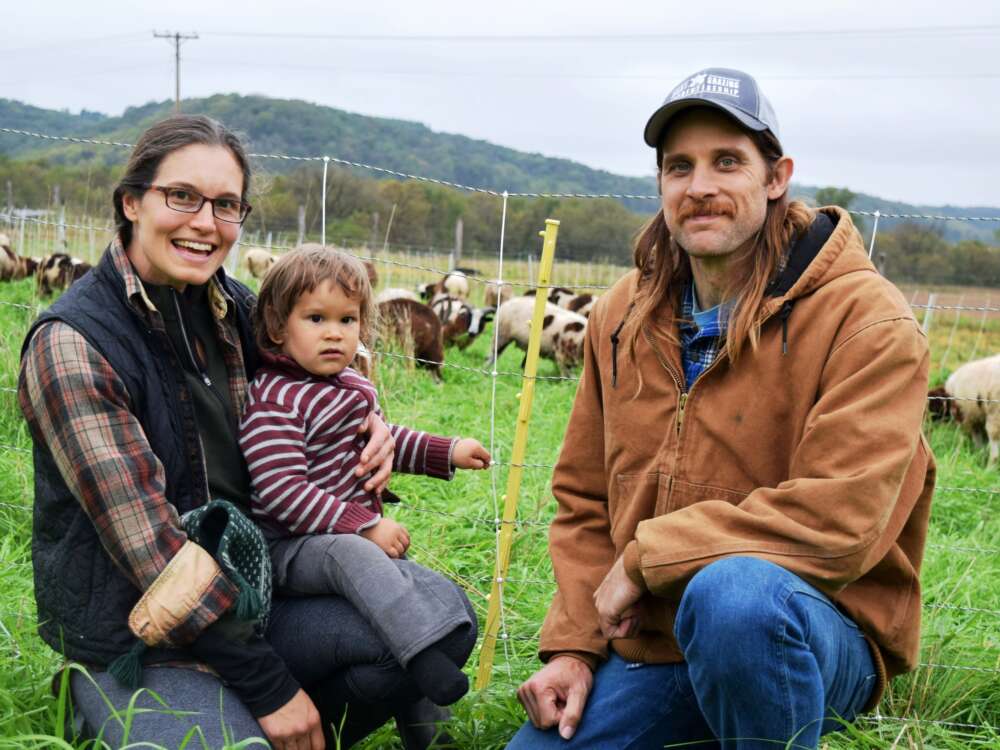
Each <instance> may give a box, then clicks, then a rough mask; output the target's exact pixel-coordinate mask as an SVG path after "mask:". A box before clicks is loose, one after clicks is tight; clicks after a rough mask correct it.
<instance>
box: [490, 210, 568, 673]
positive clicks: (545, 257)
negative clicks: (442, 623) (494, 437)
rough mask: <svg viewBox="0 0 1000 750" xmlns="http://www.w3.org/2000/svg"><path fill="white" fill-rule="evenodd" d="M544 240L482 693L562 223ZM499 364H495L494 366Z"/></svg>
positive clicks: (551, 224) (553, 224) (548, 227)
mask: <svg viewBox="0 0 1000 750" xmlns="http://www.w3.org/2000/svg"><path fill="white" fill-rule="evenodd" d="M539 234H541V235H542V237H544V241H543V243H542V261H541V263H540V264H539V267H538V290H537V291H536V293H535V314H534V316H533V317H532V319H531V332H530V334H529V336H528V353H527V358H526V360H525V363H524V375H523V376H522V378H521V392H520V393H519V394H517V397H518V398H519V399H520V400H521V406H520V408H519V409H518V414H517V427H516V429H515V431H514V447H513V450H512V451H511V457H510V463H511V466H510V472H509V473H508V474H507V491H506V492H505V493H504V496H503V519H502V522H501V524H500V539H499V542H498V544H497V560H496V565H495V566H494V569H493V583H492V585H491V587H490V606H489V610H488V611H487V613H486V631H485V633H484V635H483V645H482V648H481V649H480V651H479V670H478V672H477V674H476V689H477V690H482V689H483V688H485V687H487V686H488V685H489V684H490V678H491V677H492V675H493V655H494V653H495V652H496V647H497V632H498V630H499V629H500V615H501V612H500V607H501V603H502V602H501V597H502V593H501V592H502V588H503V585H504V581H505V579H506V578H507V568H508V566H509V564H510V545H511V542H512V541H513V536H514V521H515V519H516V517H517V501H518V498H519V496H520V493H521V475H522V473H523V472H524V468H523V464H524V452H525V449H526V448H527V444H528V422H529V421H530V419H531V401H532V399H533V398H534V395H535V373H536V372H537V371H538V349H539V346H540V344H541V341H542V320H543V318H544V317H545V304H546V303H547V302H548V296H549V295H548V289H547V287H548V286H549V284H550V280H551V278H552V264H553V261H554V260H555V256H556V237H557V236H558V234H559V222H558V221H556V220H555V219H546V220H545V231H544V232H539ZM495 366H496V365H494V367H495Z"/></svg>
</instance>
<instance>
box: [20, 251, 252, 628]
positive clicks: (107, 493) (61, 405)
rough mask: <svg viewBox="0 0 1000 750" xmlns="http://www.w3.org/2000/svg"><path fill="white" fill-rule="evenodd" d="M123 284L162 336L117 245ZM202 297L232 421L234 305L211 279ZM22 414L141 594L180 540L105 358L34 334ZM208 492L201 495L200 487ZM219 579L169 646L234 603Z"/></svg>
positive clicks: (154, 467)
mask: <svg viewBox="0 0 1000 750" xmlns="http://www.w3.org/2000/svg"><path fill="white" fill-rule="evenodd" d="M106 252H108V253H110V254H111V258H112V260H113V262H114V266H115V269H116V270H117V271H118V273H119V274H121V277H122V279H123V280H124V282H125V293H126V296H127V298H128V303H129V304H130V305H131V306H132V307H133V308H135V309H136V310H137V311H139V312H140V313H141V314H143V315H145V316H146V317H147V320H148V322H149V324H150V326H151V327H152V328H154V329H155V330H159V331H165V328H164V324H163V319H162V317H161V316H160V314H159V313H158V312H157V311H156V308H155V306H154V305H153V303H152V302H151V301H150V300H149V297H148V296H147V295H146V292H145V290H144V289H143V287H142V283H141V281H140V279H139V276H138V275H137V274H136V272H135V269H134V268H133V267H132V264H131V262H130V261H129V259H128V256H127V255H126V254H125V250H124V248H123V247H122V244H121V242H120V240H119V239H118V238H116V239H115V240H114V241H113V242H112V243H111V245H110V246H109V247H108V249H107V251H106ZM209 290H210V293H209V300H210V304H211V306H212V311H213V313H214V318H215V321H216V332H217V334H218V336H219V342H220V344H221V348H222V351H223V353H224V359H225V363H226V368H227V370H228V372H229V390H230V396H231V398H232V404H233V406H234V408H235V409H236V411H237V414H239V413H241V412H242V409H243V403H244V400H245V398H246V389H247V381H246V371H245V368H244V364H243V353H242V350H241V348H240V341H239V333H238V331H237V330H236V326H235V324H234V322H233V321H234V317H235V315H234V310H233V308H234V306H235V303H234V302H233V301H232V299H230V298H229V296H228V295H226V293H225V292H224V291H223V290H222V288H221V287H220V286H219V285H218V282H217V281H215V279H214V278H213V279H212V281H211V282H210V287H209ZM18 399H19V401H20V405H21V410H22V411H23V412H24V416H25V418H26V420H27V422H28V425H29V427H30V428H31V432H32V435H34V436H35V438H36V439H39V440H42V441H44V442H45V443H46V444H47V445H48V447H49V449H50V450H51V451H52V455H53V456H54V458H55V461H56V464H57V465H58V466H59V473H60V474H61V475H62V478H63V480H64V481H65V482H66V485H67V487H68V488H69V490H70V491H71V492H72V493H73V495H74V496H75V497H76V498H77V500H79V501H80V504H81V506H83V509H84V511H85V512H86V514H87V516H88V517H89V518H90V520H91V521H92V522H93V524H94V528H95V529H96V530H97V533H98V536H99V537H100V540H101V544H102V545H103V547H104V549H105V550H106V551H107V553H108V554H109V555H110V556H111V558H112V560H113V561H114V562H115V564H116V565H117V566H118V567H119V568H120V569H121V570H122V572H123V573H124V574H125V575H126V576H127V577H128V578H129V580H131V581H132V582H133V583H134V584H135V585H136V586H137V587H138V588H139V589H140V590H141V591H145V590H146V589H147V588H149V586H150V585H151V584H152V583H153V581H155V580H156V578H157V577H158V576H159V575H160V573H161V572H163V570H164V568H165V567H166V565H167V563H168V562H169V561H170V560H171V558H172V557H173V556H174V555H175V554H176V553H177V552H178V550H180V548H181V547H182V546H183V545H184V543H185V542H186V541H187V535H186V534H185V533H184V531H183V529H182V527H181V523H180V519H179V517H178V514H177V509H176V508H175V507H174V506H173V505H172V504H171V503H170V502H168V501H167V498H166V494H165V493H166V478H165V475H164V469H163V466H162V464H161V463H160V461H159V460H158V459H157V458H156V456H155V455H154V454H153V452H152V450H151V449H150V447H149V443H148V442H147V440H146V437H145V434H144V432H143V429H142V425H141V424H139V422H138V420H137V419H136V417H135V415H134V414H133V413H132V410H131V408H130V406H131V404H130V398H129V394H128V393H127V391H126V389H125V386H124V384H123V382H122V381H121V379H120V378H119V377H118V376H117V375H116V374H115V372H114V371H113V370H112V369H111V366H110V365H109V364H108V361H107V360H106V359H105V358H104V357H103V356H101V354H100V353H99V352H97V351H96V350H95V349H94V348H93V347H92V346H91V345H90V344H89V343H88V342H87V341H86V339H84V338H83V336H82V335H81V334H79V333H78V332H77V331H76V330H74V329H73V328H72V327H71V326H69V325H67V324H65V323H61V322H59V321H55V322H52V323H49V324H46V325H44V326H42V327H40V328H39V329H38V330H37V331H36V333H35V335H34V336H33V337H32V340H31V342H30V344H29V346H28V349H27V352H26V354H25V357H24V360H23V364H22V368H21V377H20V379H19V382H18ZM206 495H207V490H206ZM236 593H237V591H236V588H235V587H234V586H233V584H232V583H231V582H230V581H229V580H228V579H227V578H225V576H223V575H219V576H217V577H216V579H215V582H214V584H213V585H212V586H211V587H210V588H209V589H208V590H207V591H206V592H205V594H204V595H203V596H202V597H201V600H200V601H199V602H198V603H197V604H196V605H195V606H194V607H192V608H191V610H190V613H189V615H188V617H187V618H186V619H184V620H183V621H182V622H181V623H179V624H178V626H177V627H176V628H175V629H174V630H173V631H171V636H170V640H171V642H172V643H174V644H175V645H186V644H188V643H190V642H191V641H193V640H195V639H196V638H197V637H198V635H199V634H200V633H201V631H202V630H204V629H205V628H206V627H208V626H209V625H211V624H212V623H213V622H215V621H216V620H217V619H218V618H219V617H220V616H221V615H222V614H223V613H224V612H225V611H226V610H227V609H229V607H230V606H231V605H232V603H233V602H234V601H235V599H236Z"/></svg>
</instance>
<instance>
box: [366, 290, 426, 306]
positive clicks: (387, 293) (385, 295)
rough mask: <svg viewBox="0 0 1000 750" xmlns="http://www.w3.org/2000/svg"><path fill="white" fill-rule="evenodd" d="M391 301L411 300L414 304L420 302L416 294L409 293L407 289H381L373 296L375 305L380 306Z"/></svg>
mask: <svg viewBox="0 0 1000 750" xmlns="http://www.w3.org/2000/svg"><path fill="white" fill-rule="evenodd" d="M391 299H412V300H413V301H414V302H419V301H420V300H419V299H418V297H417V295H416V293H414V292H411V291H410V290H409V289H400V288H398V287H389V288H388V289H383V290H382V291H381V292H379V293H378V294H376V295H375V304H376V305H380V304H382V303H383V302H388V301H389V300H391Z"/></svg>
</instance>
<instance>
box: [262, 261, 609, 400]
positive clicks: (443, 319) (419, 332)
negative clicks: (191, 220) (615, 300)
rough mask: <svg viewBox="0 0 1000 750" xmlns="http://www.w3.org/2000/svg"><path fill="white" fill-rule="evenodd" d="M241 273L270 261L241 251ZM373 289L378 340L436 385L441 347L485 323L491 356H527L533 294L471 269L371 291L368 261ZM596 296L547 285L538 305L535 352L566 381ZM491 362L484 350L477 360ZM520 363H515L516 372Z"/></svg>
mask: <svg viewBox="0 0 1000 750" xmlns="http://www.w3.org/2000/svg"><path fill="white" fill-rule="evenodd" d="M243 258H244V263H245V267H246V270H247V271H248V272H249V273H250V274H251V275H252V276H254V277H255V278H258V279H262V278H263V277H264V276H265V275H266V274H267V272H268V270H269V269H270V268H271V265H272V264H273V263H274V260H275V256H273V255H271V254H270V253H269V252H268V251H267V250H265V249H263V248H249V249H248V250H246V251H245V252H244V255H243ZM364 263H365V266H366V268H367V269H368V274H369V279H370V280H371V283H372V288H373V289H375V290H377V291H376V292H375V302H376V304H377V305H378V310H379V320H380V325H379V338H380V340H385V341H394V342H396V343H397V344H401V345H402V346H403V348H404V349H405V348H407V347H409V349H410V350H412V356H413V357H414V358H415V359H416V360H417V362H418V364H419V365H421V366H422V367H425V368H426V369H428V370H429V371H430V373H431V376H432V377H433V378H434V379H435V380H437V381H441V380H442V373H441V365H442V364H443V363H444V359H445V355H446V352H447V350H448V349H450V348H452V347H457V348H458V349H460V350H462V349H465V348H466V347H468V346H469V345H470V344H472V342H473V341H475V340H476V338H477V337H478V336H480V335H481V334H482V333H483V332H484V330H485V329H486V326H487V324H488V323H489V322H490V321H493V323H494V325H495V326H497V329H498V340H497V353H498V354H499V353H502V352H503V351H504V350H505V349H506V348H507V346H508V345H510V344H515V345H516V346H517V347H518V348H520V349H522V350H524V351H527V349H528V335H529V332H530V328H531V319H532V315H533V313H534V307H535V296H534V295H535V291H536V290H535V289H534V288H529V289H527V292H526V293H525V294H523V295H515V293H514V290H513V287H514V285H511V284H506V283H504V284H497V283H496V282H495V281H481V280H479V279H472V277H474V276H477V275H478V272H477V271H476V270H475V269H471V268H458V269H455V270H453V271H451V272H448V273H445V274H443V275H442V276H441V277H440V278H438V279H436V280H434V281H428V282H425V283H421V284H418V285H417V286H416V288H414V289H406V288H402V287H386V288H384V289H377V278H378V277H377V274H376V273H375V269H374V266H372V264H371V262H370V261H364ZM477 286H482V287H483V288H484V294H483V301H484V304H483V305H482V306H477V305H475V304H474V303H473V302H472V301H471V297H472V294H471V292H472V290H473V289H474V288H475V287H477ZM595 301H596V297H594V296H593V295H590V294H576V293H574V292H573V291H572V290H571V289H567V288H565V287H552V288H551V289H550V291H549V295H548V299H547V301H546V306H545V317H544V321H543V328H542V339H541V348H540V355H541V356H542V357H545V358H547V359H550V360H552V361H553V362H555V363H556V365H557V366H558V368H559V372H560V374H561V375H563V376H568V375H569V374H570V373H571V371H572V370H573V368H575V367H577V366H578V365H579V364H580V363H581V361H582V358H583V340H584V336H585V334H586V327H587V318H588V317H589V315H590V311H591V309H592V308H593V305H594V302H595ZM484 364H485V365H486V366H489V365H491V364H493V359H492V353H491V355H490V357H489V358H487V360H486V362H485V363H484ZM355 365H356V367H357V368H358V369H359V370H361V371H362V372H364V373H365V374H368V375H370V374H371V367H370V362H369V361H368V357H367V355H365V356H364V357H359V359H358V360H356V361H355ZM523 365H524V362H523V361H522V367H523Z"/></svg>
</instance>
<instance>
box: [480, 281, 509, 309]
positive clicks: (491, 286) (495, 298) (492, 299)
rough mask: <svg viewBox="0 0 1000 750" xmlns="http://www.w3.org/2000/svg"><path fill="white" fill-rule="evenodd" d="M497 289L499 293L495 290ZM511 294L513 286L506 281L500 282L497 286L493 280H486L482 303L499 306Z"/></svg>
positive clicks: (488, 305)
mask: <svg viewBox="0 0 1000 750" xmlns="http://www.w3.org/2000/svg"><path fill="white" fill-rule="evenodd" d="M498 289H499V293H498V292H497V290H498ZM513 296H514V288H513V287H512V286H511V285H510V284H508V283H507V282H501V283H500V284H499V286H498V285H497V282H495V281H487V282H486V294H485V295H484V297H483V304H484V305H485V306H486V307H499V306H500V305H502V304H503V303H504V302H506V301H507V300H509V299H510V298H511V297H513Z"/></svg>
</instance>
